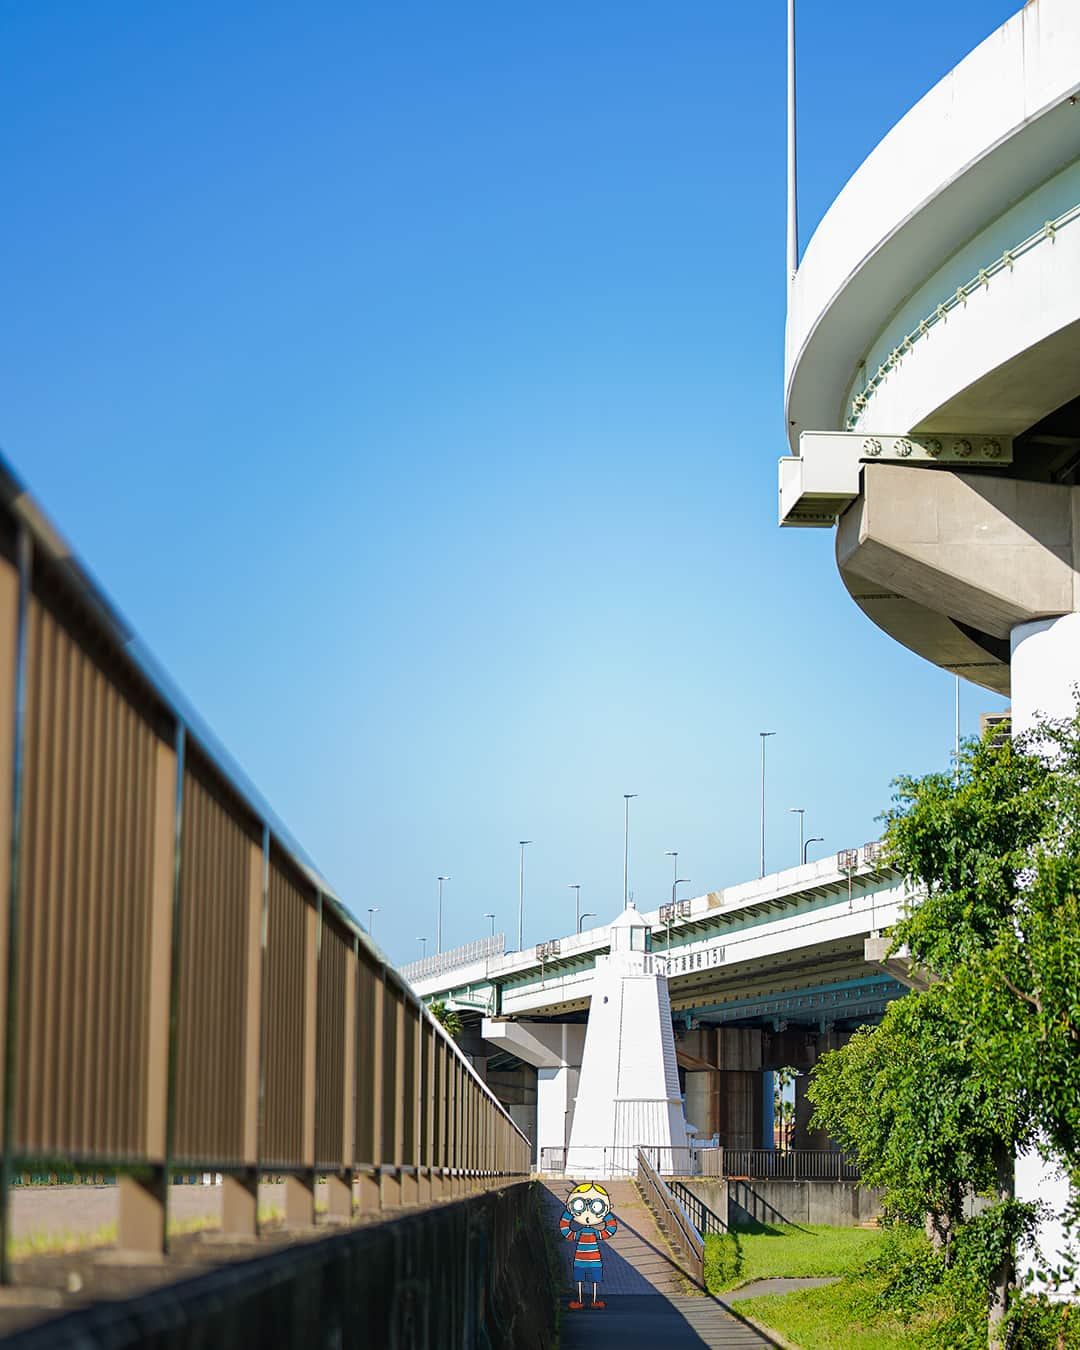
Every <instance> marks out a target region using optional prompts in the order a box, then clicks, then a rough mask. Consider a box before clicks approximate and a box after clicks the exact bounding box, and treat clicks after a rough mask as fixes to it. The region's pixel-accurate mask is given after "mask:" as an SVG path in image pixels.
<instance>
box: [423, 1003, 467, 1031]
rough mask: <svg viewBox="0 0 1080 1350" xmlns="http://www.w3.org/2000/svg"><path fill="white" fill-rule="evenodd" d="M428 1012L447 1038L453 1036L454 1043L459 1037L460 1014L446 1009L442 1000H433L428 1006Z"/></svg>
mask: <svg viewBox="0 0 1080 1350" xmlns="http://www.w3.org/2000/svg"><path fill="white" fill-rule="evenodd" d="M428 1011H429V1012H430V1013H431V1015H432V1017H434V1019H435V1021H436V1022H438V1023H439V1025H440V1026H441V1027H442V1029H443V1030H444V1031H445V1032H446V1034H447V1035H448V1036H453V1038H454V1040H455V1041H456V1040H457V1038H458V1037H459V1036H460V1035H461V1014H460V1013H457V1012H454V1011H453V1010H452V1009H450V1008H447V1006H446V1003H445V1002H444V1001H443V1000H442V999H435V1000H434V1002H432V1003H429V1004H428Z"/></svg>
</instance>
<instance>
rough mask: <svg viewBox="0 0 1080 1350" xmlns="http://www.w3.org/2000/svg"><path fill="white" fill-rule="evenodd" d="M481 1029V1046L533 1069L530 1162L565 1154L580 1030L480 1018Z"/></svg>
mask: <svg viewBox="0 0 1080 1350" xmlns="http://www.w3.org/2000/svg"><path fill="white" fill-rule="evenodd" d="M481 1029H482V1032H483V1036H484V1039H485V1040H486V1041H490V1042H492V1044H494V1045H498V1046H500V1047H501V1048H502V1049H504V1050H507V1051H508V1052H509V1053H510V1054H512V1055H516V1056H517V1058H518V1059H520V1060H523V1061H524V1062H525V1063H526V1064H531V1065H532V1066H533V1068H535V1069H536V1137H535V1139H534V1140H533V1147H534V1155H533V1161H534V1162H537V1163H539V1161H540V1159H541V1156H542V1151H543V1150H544V1149H545V1148H554V1149H565V1148H566V1146H567V1144H568V1143H569V1140H570V1126H571V1124H572V1123H573V1117H574V1102H575V1100H576V1098H577V1090H578V1081H579V1079H580V1076H581V1059H582V1054H583V1052H584V1049H585V1027H584V1026H582V1025H581V1024H580V1023H574V1022H511V1021H503V1020H499V1019H494V1018H489V1017H485V1018H484V1021H483V1025H482V1028H481ZM598 1142H604V1141H602V1140H601V1141H598Z"/></svg>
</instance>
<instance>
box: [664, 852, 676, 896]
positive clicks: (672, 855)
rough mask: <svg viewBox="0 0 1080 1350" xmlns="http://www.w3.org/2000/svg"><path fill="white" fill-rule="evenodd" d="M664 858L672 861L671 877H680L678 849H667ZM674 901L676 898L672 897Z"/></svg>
mask: <svg viewBox="0 0 1080 1350" xmlns="http://www.w3.org/2000/svg"><path fill="white" fill-rule="evenodd" d="M664 857H665V858H670V859H671V862H672V867H671V875H672V876H673V877H677V876H678V875H679V850H678V849H677V848H668V849H665V850H664ZM672 900H674V896H673V897H672Z"/></svg>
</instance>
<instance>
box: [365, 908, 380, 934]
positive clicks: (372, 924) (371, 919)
mask: <svg viewBox="0 0 1080 1350" xmlns="http://www.w3.org/2000/svg"><path fill="white" fill-rule="evenodd" d="M378 912H379V906H378V905H368V915H369V918H368V921H367V930H368V935H369V936H370V937H374V936H375V915H376V914H378Z"/></svg>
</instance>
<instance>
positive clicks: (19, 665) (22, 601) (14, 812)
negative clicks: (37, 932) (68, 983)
mask: <svg viewBox="0 0 1080 1350" xmlns="http://www.w3.org/2000/svg"><path fill="white" fill-rule="evenodd" d="M15 547H16V556H17V563H18V569H19V578H18V580H19V598H18V612H17V617H16V630H15V708H14V713H15V717H14V723H15V725H14V726H13V728H12V756H11V761H12V768H11V861H10V875H9V877H8V895H7V902H8V931H7V989H6V998H5V1003H4V1121H3V1128H4V1137H3V1146H4V1147H3V1153H2V1154H0V1284H5V1285H6V1284H10V1283H11V1266H10V1263H9V1257H8V1247H9V1245H10V1244H9V1242H8V1238H9V1236H10V1224H11V1176H12V1173H13V1171H14V1170H15V1169H14V1163H15V1159H14V1156H13V1149H14V1146H15V1086H16V1074H15V1054H16V1046H17V1043H18V1037H17V1034H16V1030H17V1029H16V1022H15V1019H16V1016H17V1015H18V1008H19V997H18V995H19V986H18V970H19V961H18V956H19V901H20V898H21V891H20V873H21V866H20V864H21V861H22V829H23V767H24V764H23V761H24V754H25V745H26V739H25V737H26V661H27V625H28V621H29V617H30V572H31V568H32V566H33V544H32V543H31V539H30V532H29V530H28V529H27V528H26V526H25V525H20V526H19V536H18V540H17V541H16V545H15Z"/></svg>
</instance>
